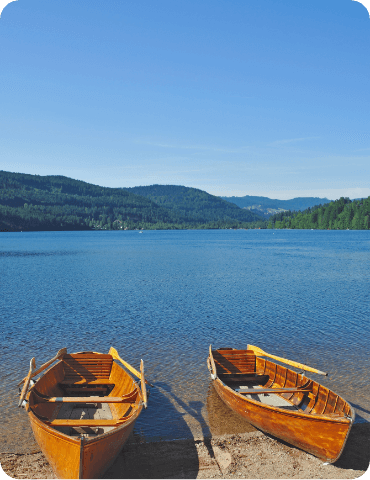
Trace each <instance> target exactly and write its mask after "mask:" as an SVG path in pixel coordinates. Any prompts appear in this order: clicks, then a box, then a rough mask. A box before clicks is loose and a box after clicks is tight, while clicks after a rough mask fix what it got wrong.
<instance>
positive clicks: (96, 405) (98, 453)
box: [19, 348, 148, 478]
mask: <svg viewBox="0 0 370 480" xmlns="http://www.w3.org/2000/svg"><path fill="white" fill-rule="evenodd" d="M114 360H117V361H118V362H119V363H116V362H114ZM55 361H57V363H56V364H55V365H54V366H52V367H51V368H49V370H47V371H46V373H44V374H43V375H42V376H41V377H40V378H39V379H38V380H37V381H36V383H34V382H33V381H32V380H31V378H32V377H35V376H36V375H38V374H39V373H40V372H41V371H43V370H45V369H46V368H47V367H49V366H50V365H51V364H52V363H53V362H55ZM122 365H123V366H124V367H125V368H126V369H127V370H128V371H130V372H132V373H134V374H135V375H136V376H138V377H139V378H140V383H141V385H140V386H139V385H138V384H137V383H136V381H135V380H134V379H133V377H132V376H131V375H130V374H129V373H128V372H127V371H126V370H125V369H124V368H122ZM145 382H146V381H145V377H144V364H143V361H141V368H140V372H138V371H137V370H136V369H134V368H133V367H131V366H130V365H129V364H128V363H127V362H125V361H124V360H122V359H121V358H120V356H119V355H118V353H117V351H116V350H115V349H114V348H111V349H110V351H109V353H108V354H102V353H97V352H79V353H73V354H67V350H66V349H65V348H64V349H62V350H60V351H59V352H58V353H57V355H56V356H55V357H54V358H53V359H51V360H50V361H49V362H47V363H45V364H44V365H42V366H41V367H40V368H38V369H36V365H35V359H34V358H33V359H32V360H31V368H30V371H29V373H28V375H27V377H25V378H24V379H23V380H22V381H21V382H20V384H19V385H21V384H22V383H24V385H23V388H22V392H21V397H20V401H19V405H20V406H21V405H22V406H23V407H25V409H26V411H27V413H28V417H29V420H30V422H31V427H32V430H33V433H34V436H35V438H36V441H37V443H38V444H39V446H40V448H41V450H42V452H43V453H44V455H45V457H46V458H47V459H48V461H49V463H50V465H51V466H52V468H53V470H54V472H55V474H56V475H57V477H58V478H101V476H102V474H103V473H104V472H105V470H106V469H107V468H109V466H110V465H111V464H112V463H113V461H114V460H115V458H116V456H117V455H118V454H119V452H120V450H121V449H122V447H123V445H124V443H125V442H126V440H127V438H128V437H129V435H130V433H131V431H132V430H133V428H134V424H135V421H136V420H137V418H138V416H139V415H140V412H141V411H142V408H143V406H144V407H146V402H147V396H146V386H145ZM147 383H148V382H147Z"/></svg>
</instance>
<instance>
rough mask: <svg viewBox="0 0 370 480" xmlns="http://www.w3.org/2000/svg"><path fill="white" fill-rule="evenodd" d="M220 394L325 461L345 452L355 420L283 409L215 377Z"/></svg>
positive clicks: (270, 431)
mask: <svg viewBox="0 0 370 480" xmlns="http://www.w3.org/2000/svg"><path fill="white" fill-rule="evenodd" d="M214 387H215V389H216V391H217V393H218V395H219V396H220V398H221V399H222V400H223V401H224V402H225V403H226V405H228V406H229V407H230V408H231V409H232V410H234V411H235V412H236V413H238V414H239V415H241V416H242V417H244V418H245V419H246V420H248V422H250V423H251V424H252V425H254V426H255V427H257V428H258V429H260V430H262V431H263V432H265V433H268V434H270V435H272V436H274V437H277V438H279V439H281V440H283V441H285V442H287V443H289V444H291V445H294V446H296V447H298V448H300V449H302V450H304V451H306V452H308V453H310V454H312V455H315V456H316V457H318V458H320V459H321V460H323V461H324V462H329V463H333V462H335V461H336V460H337V459H338V458H339V456H340V455H341V453H342V450H343V448H344V445H345V442H346V440H347V437H348V434H349V431H350V428H351V425H352V421H351V420H349V419H340V420H339V419H334V418H333V419H332V420H331V419H330V418H328V417H327V416H315V417H314V416H311V415H305V414H303V413H298V412H297V413H295V412H290V411H281V410H279V409H277V408H274V407H270V406H269V405H264V404H261V403H260V402H256V401H253V400H249V399H247V398H245V397H243V396H242V395H238V394H237V393H236V392H234V391H233V390H232V389H231V388H229V387H228V386H227V385H225V384H224V383H223V382H222V381H221V380H220V379H218V378H217V379H216V380H214Z"/></svg>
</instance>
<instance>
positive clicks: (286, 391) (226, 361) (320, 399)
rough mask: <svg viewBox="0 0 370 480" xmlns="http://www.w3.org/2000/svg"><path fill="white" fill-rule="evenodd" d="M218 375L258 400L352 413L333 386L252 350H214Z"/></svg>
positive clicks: (320, 411)
mask: <svg viewBox="0 0 370 480" xmlns="http://www.w3.org/2000/svg"><path fill="white" fill-rule="evenodd" d="M212 356H213V359H214V363H215V366H216V371H217V377H218V378H219V379H220V380H221V381H222V382H223V383H225V384H226V385H227V386H228V387H230V388H231V389H233V390H234V391H235V392H237V393H239V394H241V395H243V396H246V397H247V398H249V399H251V400H254V401H256V402H261V403H263V404H265V405H270V406H273V407H276V408H281V409H284V410H292V411H296V412H300V413H305V414H311V415H328V416H335V417H350V416H351V407H350V405H349V404H348V403H347V402H346V401H345V400H343V399H342V398H341V397H340V396H339V395H337V394H336V393H334V392H332V391H331V390H330V389H328V388H326V387H324V386H322V385H320V384H319V383H317V382H315V381H314V380H311V379H309V378H307V377H306V376H305V375H304V373H303V372H302V373H301V372H295V371H293V370H291V369H289V368H286V367H285V366H282V365H279V364H277V363H275V362H271V361H270V360H266V359H263V358H260V357H258V356H256V355H255V353H254V351H253V350H236V349H232V348H220V349H218V350H213V351H212Z"/></svg>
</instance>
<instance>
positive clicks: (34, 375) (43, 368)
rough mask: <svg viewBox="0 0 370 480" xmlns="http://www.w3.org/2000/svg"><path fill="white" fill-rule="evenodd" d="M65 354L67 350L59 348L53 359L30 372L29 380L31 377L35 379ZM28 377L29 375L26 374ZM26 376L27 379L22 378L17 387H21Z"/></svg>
mask: <svg viewBox="0 0 370 480" xmlns="http://www.w3.org/2000/svg"><path fill="white" fill-rule="evenodd" d="M66 353H67V349H66V348H61V349H60V350H59V352H58V353H57V354H56V355H55V357H53V358H52V359H51V360H49V361H48V362H46V363H44V364H43V365H41V367H39V368H38V369H37V370H34V371H32V373H31V377H30V379H31V378H33V377H36V375H38V374H39V373H41V372H42V371H43V370H45V368H47V367H48V366H49V365H51V364H52V363H54V362H55V360H58V358H60V357H62V356H63V355H65V354H66ZM28 375H29V374H28ZM28 375H27V377H24V379H23V380H21V381H20V382H19V383H18V387H19V386H21V385H22V383H23V382H25V381H26V380H27V378H28Z"/></svg>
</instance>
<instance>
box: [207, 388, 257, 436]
mask: <svg viewBox="0 0 370 480" xmlns="http://www.w3.org/2000/svg"><path fill="white" fill-rule="evenodd" d="M207 413H208V422H209V428H210V431H211V434H212V435H214V436H217V435H231V434H236V433H247V432H253V431H256V430H257V429H256V428H255V427H254V426H253V425H251V424H250V423H249V422H247V420H245V419H244V418H243V417H241V416H240V415H238V414H237V413H235V412H234V411H233V410H231V408H229V407H228V406H227V405H226V404H225V403H224V402H223V401H222V400H221V398H220V397H219V395H218V393H217V392H216V390H215V388H214V386H213V382H211V383H210V384H209V387H208V394H207Z"/></svg>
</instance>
